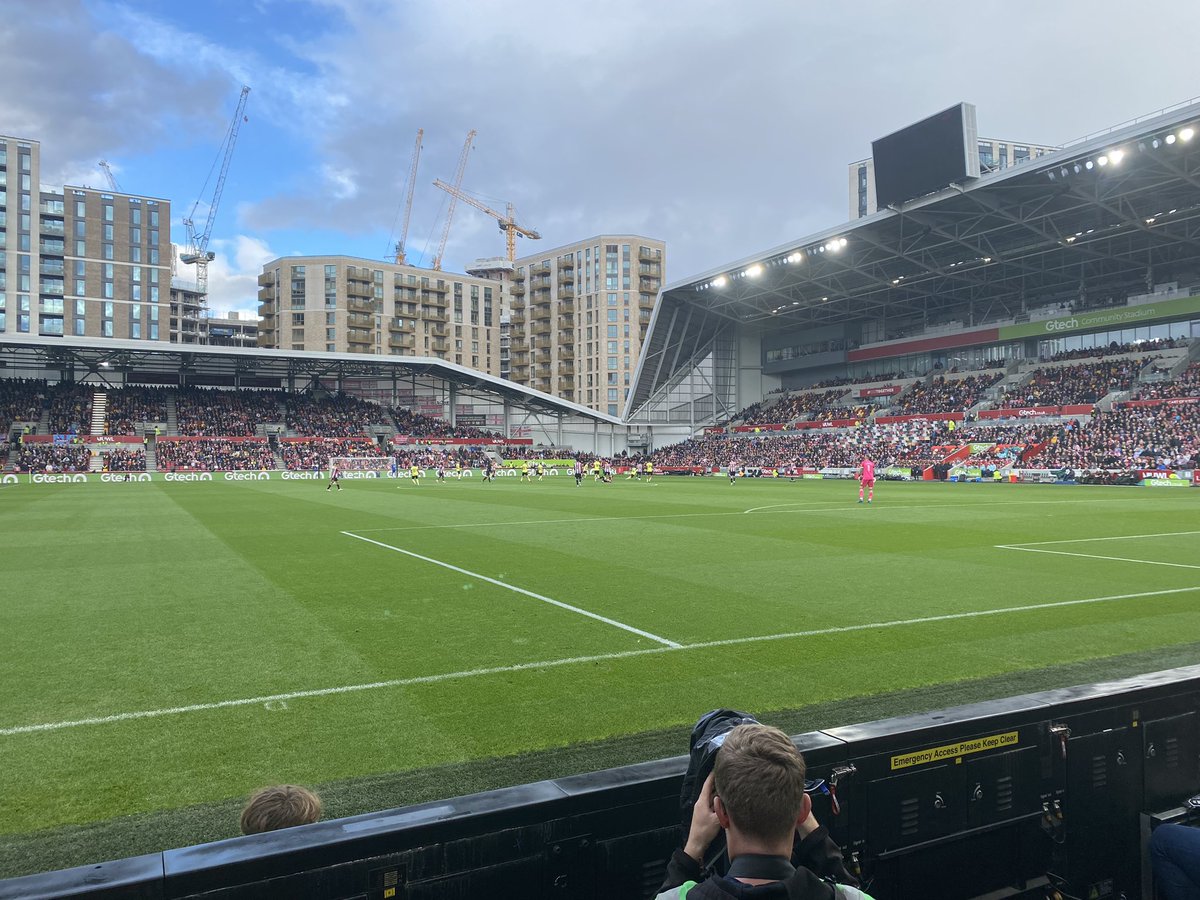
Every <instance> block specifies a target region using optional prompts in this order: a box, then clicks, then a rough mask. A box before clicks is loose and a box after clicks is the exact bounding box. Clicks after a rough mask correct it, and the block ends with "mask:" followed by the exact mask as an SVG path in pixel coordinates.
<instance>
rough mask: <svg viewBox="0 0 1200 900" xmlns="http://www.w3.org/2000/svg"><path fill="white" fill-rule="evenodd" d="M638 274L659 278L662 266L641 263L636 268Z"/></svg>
mask: <svg viewBox="0 0 1200 900" xmlns="http://www.w3.org/2000/svg"><path fill="white" fill-rule="evenodd" d="M638 274H639V275H651V276H653V277H654V278H661V277H662V266H660V265H659V264H658V263H649V264H647V263H643V264H642V265H640V266H638Z"/></svg>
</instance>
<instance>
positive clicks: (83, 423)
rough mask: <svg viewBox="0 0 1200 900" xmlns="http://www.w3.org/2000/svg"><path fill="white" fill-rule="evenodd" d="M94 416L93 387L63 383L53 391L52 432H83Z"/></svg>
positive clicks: (51, 402)
mask: <svg viewBox="0 0 1200 900" xmlns="http://www.w3.org/2000/svg"><path fill="white" fill-rule="evenodd" d="M91 418H92V388H91V387H90V386H88V385H70V384H61V385H59V386H58V387H57V388H55V389H54V390H53V391H52V392H51V399H50V417H49V425H50V432H51V433H52V434H83V433H85V432H86V431H87V430H88V423H89V422H90V421H91Z"/></svg>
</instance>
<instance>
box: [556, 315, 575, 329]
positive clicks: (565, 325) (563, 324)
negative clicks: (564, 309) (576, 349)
mask: <svg viewBox="0 0 1200 900" xmlns="http://www.w3.org/2000/svg"><path fill="white" fill-rule="evenodd" d="M558 327H559V328H560V329H561V330H563V331H571V330H573V329H574V328H575V317H574V316H559V317H558Z"/></svg>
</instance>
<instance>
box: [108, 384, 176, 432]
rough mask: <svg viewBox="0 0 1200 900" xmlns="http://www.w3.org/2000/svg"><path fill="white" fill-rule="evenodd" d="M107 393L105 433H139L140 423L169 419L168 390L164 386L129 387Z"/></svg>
mask: <svg viewBox="0 0 1200 900" xmlns="http://www.w3.org/2000/svg"><path fill="white" fill-rule="evenodd" d="M106 394H107V398H106V399H107V403H108V405H107V406H106V407H105V410H104V433H105V434H137V426H138V424H139V423H142V422H166V421H167V392H166V391H165V390H163V389H162V388H149V387H127V388H119V389H117V390H115V391H107V392H106Z"/></svg>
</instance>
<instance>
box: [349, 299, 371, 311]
mask: <svg viewBox="0 0 1200 900" xmlns="http://www.w3.org/2000/svg"><path fill="white" fill-rule="evenodd" d="M346 309H348V310H350V312H360V313H374V312H375V301H374V300H362V299H359V298H356V297H349V298H347V300H346Z"/></svg>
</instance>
